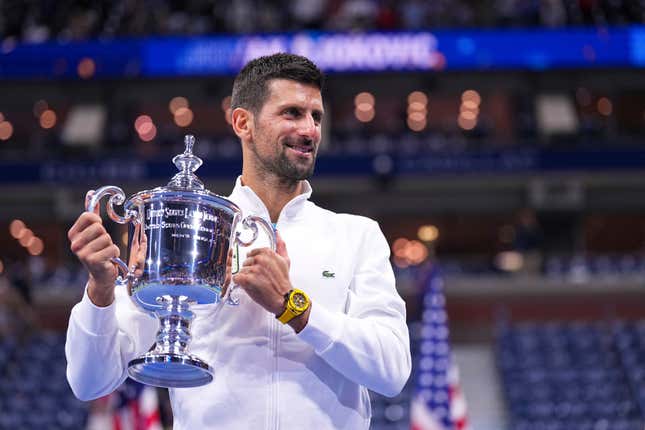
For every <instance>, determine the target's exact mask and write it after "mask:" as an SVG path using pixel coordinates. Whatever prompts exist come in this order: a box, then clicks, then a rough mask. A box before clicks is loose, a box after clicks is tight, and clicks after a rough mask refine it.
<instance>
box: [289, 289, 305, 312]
mask: <svg viewBox="0 0 645 430" xmlns="http://www.w3.org/2000/svg"><path fill="white" fill-rule="evenodd" d="M291 300H292V301H293V304H294V305H295V306H296V308H297V309H302V308H304V307H305V306H307V297H305V295H304V294H302V293H298V292H296V293H294V294H293V295H292V296H291Z"/></svg>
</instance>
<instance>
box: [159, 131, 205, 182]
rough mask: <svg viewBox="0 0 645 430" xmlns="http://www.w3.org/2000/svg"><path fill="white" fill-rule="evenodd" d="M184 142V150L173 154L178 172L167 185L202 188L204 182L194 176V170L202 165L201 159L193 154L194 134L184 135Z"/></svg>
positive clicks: (173, 160)
mask: <svg viewBox="0 0 645 430" xmlns="http://www.w3.org/2000/svg"><path fill="white" fill-rule="evenodd" d="M184 144H185V145H186V149H185V150H184V152H183V153H182V154H179V155H175V157H174V158H173V159H172V162H173V163H174V164H175V166H177V169H179V172H178V173H177V174H176V175H175V176H174V177H173V178H172V180H171V181H170V183H169V184H168V185H171V186H173V187H178V188H184V189H203V188H204V184H203V183H202V181H200V180H199V179H198V178H197V176H195V171H196V170H197V169H199V166H201V165H202V159H201V158H199V157H198V156H196V155H194V154H193V146H195V136H193V135H192V134H187V135H186V136H184Z"/></svg>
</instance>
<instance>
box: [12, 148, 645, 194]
mask: <svg viewBox="0 0 645 430" xmlns="http://www.w3.org/2000/svg"><path fill="white" fill-rule="evenodd" d="M169 160H170V157H168V158H167V159H159V160H143V159H142V160H137V159H136V158H129V159H104V160H101V161H95V160H78V161H55V160H54V161H46V162H37V161H33V162H29V161H28V162H18V161H13V162H12V161H0V184H5V185H9V184H86V185H87V186H88V187H92V186H98V185H101V184H105V183H115V184H119V183H130V182H140V181H154V182H157V183H159V184H165V183H166V182H168V180H169V179H170V178H171V177H172V175H174V174H175V173H176V169H175V168H174V167H173V166H172V164H171V163H170V162H169ZM384 165H385V166H387V168H385V169H384V168H383V166H384ZM241 168H242V160H241V159H239V158H231V159H228V160H223V159H216V160H209V159H206V160H204V165H203V166H202V167H201V168H200V169H199V172H198V174H199V177H200V178H202V179H204V180H208V179H218V178H219V179H222V178H229V179H232V178H235V177H236V176H237V175H239V174H240V173H241ZM616 170H618V171H634V170H640V171H645V150H643V149H605V150H578V151H573V150H571V151H549V150H538V149H535V150H516V151H511V150H508V151H480V152H466V153H463V154H438V153H435V154H428V155H426V156H422V155H420V156H397V155H387V154H381V155H375V156H329V155H327V156H326V155H321V156H319V157H318V161H317V163H316V176H337V177H347V176H363V177H367V176H379V175H386V176H387V175H390V176H394V177H396V176H405V175H426V176H428V177H433V176H441V175H455V174H460V175H463V174H466V175H471V174H472V175H485V174H491V173H492V174H518V173H533V172H537V173H548V172H556V171H562V172H567V171H568V172H572V171H616Z"/></svg>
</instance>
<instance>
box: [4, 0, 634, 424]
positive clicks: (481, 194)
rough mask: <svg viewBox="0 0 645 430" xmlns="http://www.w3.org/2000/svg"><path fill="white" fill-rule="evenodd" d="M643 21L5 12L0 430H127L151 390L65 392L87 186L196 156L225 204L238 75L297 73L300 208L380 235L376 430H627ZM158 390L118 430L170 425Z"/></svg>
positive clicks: (427, 6)
mask: <svg viewBox="0 0 645 430" xmlns="http://www.w3.org/2000/svg"><path fill="white" fill-rule="evenodd" d="M644 23H645V1H641V0H494V1H489V2H478V1H472V0H451V1H448V0H433V1H423V0H398V1H390V0H300V1H292V2H287V1H282V0H272V1H257V0H237V1H235V2H233V3H231V4H228V3H224V2H213V1H207V0H187V1H173V0H154V1H153V0H148V1H142V0H141V1H136V0H117V1H109V2H108V1H81V0H64V1H28V2H23V1H11V0H4V1H0V428H1V429H5V428H6V429H9V428H11V429H18V428H19V429H30V428H39V429H44V428H46V429H59V428H60V429H82V428H95V429H109V428H113V426H114V425H116V424H115V423H116V422H117V421H119V420H131V417H132V410H133V409H128V408H129V407H130V406H131V405H132V404H134V402H139V401H141V398H142V397H145V396H142V395H141V393H142V391H144V390H143V389H142V388H141V387H139V386H135V385H131V384H126V385H127V386H124V387H123V388H122V389H120V390H119V392H118V393H117V394H116V395H114V396H109V397H108V398H104V399H101V400H100V401H96V402H92V403H84V402H80V401H77V400H76V399H75V398H74V397H73V395H72V394H71V392H70V390H69V387H68V385H67V382H66V380H65V359H64V354H63V346H64V331H65V329H66V326H67V319H68V316H69V311H70V309H71V307H72V306H73V305H74V304H75V303H76V302H77V301H78V300H79V299H80V297H81V295H82V292H83V288H84V284H85V282H86V274H85V273H84V272H83V270H82V268H81V267H80V265H79V263H78V262H77V260H76V259H75V257H74V256H73V255H72V254H71V252H70V251H69V246H68V243H67V238H66V233H67V230H68V229H69V227H70V226H71V224H72V223H73V221H74V219H75V218H76V217H77V216H78V214H79V213H80V212H81V211H82V210H83V201H84V195H85V192H86V191H87V190H88V189H95V188H97V187H98V186H101V185H107V184H113V185H118V186H120V187H122V188H123V189H124V190H125V191H126V194H128V195H130V194H134V193H135V192H137V191H140V190H143V189H148V188H153V187H156V186H160V185H165V184H166V183H167V182H168V180H169V179H170V177H171V176H172V175H173V174H174V173H173V172H174V171H175V168H174V166H173V165H172V163H171V158H172V157H173V156H174V155H175V154H177V153H179V152H182V151H183V136H184V135H185V134H187V133H191V134H194V135H196V136H197V145H196V147H195V151H196V153H197V154H198V155H199V156H200V157H202V158H203V159H204V165H203V167H202V168H201V169H200V170H199V172H198V174H199V176H200V177H201V178H202V179H203V180H204V181H205V182H206V186H207V188H208V189H210V190H212V191H214V192H216V193H218V194H221V195H227V194H228V193H229V192H230V190H231V189H232V186H233V182H234V179H235V177H236V176H237V175H238V174H239V173H240V166H241V151H240V148H239V143H238V142H237V140H236V138H235V136H234V134H233V133H232V130H231V128H230V125H229V124H228V122H227V117H226V114H227V112H228V111H229V104H230V98H229V95H230V90H231V85H232V79H233V76H234V75H235V73H236V72H237V71H238V70H239V69H240V68H241V67H242V66H243V64H245V62H246V61H248V60H250V59H251V58H254V57H257V56H259V55H264V54H269V53H273V52H278V51H289V52H293V53H298V54H303V55H307V56H309V57H310V58H311V59H312V60H314V61H315V62H316V63H317V64H318V65H319V66H320V67H321V68H322V69H323V70H324V71H325V72H326V73H327V76H328V80H327V85H326V88H325V91H324V100H325V110H326V116H325V122H324V125H323V127H324V134H325V137H324V145H323V146H322V148H321V151H320V154H319V160H318V163H317V167H316V174H315V176H314V178H313V179H312V181H311V182H312V186H313V188H314V194H313V197H312V200H314V201H315V202H316V203H318V204H320V205H322V206H324V207H328V208H330V209H332V210H334V211H337V212H350V213H355V214H362V215H366V216H369V217H372V218H374V219H376V220H378V221H379V222H380V225H381V228H382V229H383V231H384V233H385V235H386V237H387V238H388V241H389V243H390V245H391V248H392V264H393V267H394V269H395V272H396V274H397V283H398V284H397V287H398V289H399V292H400V294H401V295H402V296H403V297H404V299H405V300H406V303H407V309H408V322H409V328H410V334H411V337H412V341H413V342H412V347H413V354H414V360H415V366H414V373H413V376H412V377H411V379H410V382H409V383H408V387H406V389H405V390H404V392H403V393H402V394H401V395H399V396H397V397H396V398H394V399H386V398H383V397H381V396H378V395H374V396H373V399H372V402H373V415H374V418H373V421H372V427H373V428H374V429H381V430H386V429H407V428H410V425H411V424H412V425H416V426H417V427H414V428H416V429H419V430H422V429H424V428H431V427H424V426H423V425H424V424H423V422H425V421H427V419H428V417H432V419H434V420H435V421H436V422H437V423H439V424H440V425H442V426H443V428H446V429H449V428H450V429H453V428H454V429H466V428H470V429H478V430H479V429H481V430H504V429H509V430H510V429H521V430H531V429H540V430H543V429H544V430H546V429H549V430H560V429H561V430H575V429H589V430H609V429H616V430H631V429H634V430H642V429H643V428H645V282H644V279H645V247H644V245H645V141H644V140H643V134H644V132H645V79H643V76H644V75H643V67H645V26H643V24H644ZM106 224H108V225H110V230H111V234H112V237H113V238H114V240H115V242H117V243H118V244H120V245H121V246H123V244H124V241H125V240H126V236H125V235H126V232H125V230H123V229H122V228H121V227H120V226H118V225H116V224H113V223H109V222H108V223H106ZM312 246H313V244H312ZM448 339H449V341H448ZM457 369H458V370H459V376H457V372H456V370H457ZM153 393H154V396H152V397H149V396H148V397H147V399H148V400H146V401H147V402H148V403H146V404H147V405H150V404H153V406H151V407H150V408H148V409H146V408H147V407H145V408H144V407H142V408H138V409H137V410H139V409H141V410H150V411H151V412H150V414H151V415H150V416H148V420H147V421H148V422H149V423H152V424H151V426H148V427H145V426H143V425H140V426H138V427H137V426H132V427H120V428H161V426H164V427H166V428H170V427H171V423H172V416H171V412H170V410H169V407H168V403H167V402H168V400H167V393H166V392H165V390H161V389H160V390H156V391H153ZM464 398H465V402H464ZM151 399H152V400H151ZM150 402H152V403H150ZM157 404H158V405H159V409H157V407H156V406H154V405H157ZM135 409H136V408H135ZM128 414H130V415H128ZM118 417H120V418H118ZM128 417H130V418H128ZM150 417H153V419H150ZM123 422H125V421H123ZM120 425H122V426H123V425H124V424H123V423H121V424H120ZM114 428H119V427H114Z"/></svg>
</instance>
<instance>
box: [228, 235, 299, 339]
mask: <svg viewBox="0 0 645 430" xmlns="http://www.w3.org/2000/svg"><path fill="white" fill-rule="evenodd" d="M290 265H291V262H290V260H289V254H287V246H286V244H285V243H284V241H283V240H282V238H281V237H280V235H279V234H277V233H276V250H275V252H274V251H272V250H271V249H269V248H259V249H253V250H252V251H251V252H249V253H248V254H247V256H246V260H244V264H243V265H242V267H241V268H240V271H239V272H238V273H237V274H235V275H233V282H235V283H236V284H237V285H239V286H240V287H242V288H244V291H246V293H247V294H248V295H249V296H250V297H251V298H252V299H253V300H254V301H255V302H256V303H258V304H259V305H261V306H262V307H263V308H264V309H266V310H267V311H269V312H271V313H273V314H275V315H276V316H277V315H280V314H282V312H284V308H285V303H284V295H285V294H286V293H288V292H289V291H290V290H291V289H292V286H291V281H290V280H289V267H290ZM308 319H309V310H307V312H305V313H304V314H303V315H300V316H299V317H297V318H294V319H293V320H291V321H290V322H289V325H291V326H292V327H293V328H294V330H296V332H299V331H300V330H302V329H303V328H304V326H305V325H306V323H307V320H308Z"/></svg>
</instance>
